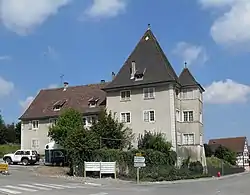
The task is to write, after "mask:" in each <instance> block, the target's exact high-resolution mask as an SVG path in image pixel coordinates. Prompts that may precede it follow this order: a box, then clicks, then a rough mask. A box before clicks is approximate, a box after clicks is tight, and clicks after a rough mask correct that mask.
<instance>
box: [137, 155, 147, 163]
mask: <svg viewBox="0 0 250 195" xmlns="http://www.w3.org/2000/svg"><path fill="white" fill-rule="evenodd" d="M144 162H145V157H143V156H135V157H134V163H144Z"/></svg>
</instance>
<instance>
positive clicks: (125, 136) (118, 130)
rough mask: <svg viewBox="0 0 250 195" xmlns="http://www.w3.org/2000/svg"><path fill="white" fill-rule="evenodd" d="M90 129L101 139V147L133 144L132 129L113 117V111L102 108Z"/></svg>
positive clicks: (118, 146)
mask: <svg viewBox="0 0 250 195" xmlns="http://www.w3.org/2000/svg"><path fill="white" fill-rule="evenodd" d="M90 130H91V131H92V132H93V133H94V134H95V136H96V139H98V140H100V148H107V149H123V148H126V147H128V146H130V145H131V141H132V139H133V133H132V129H130V128H128V127H125V126H124V124H123V123H120V122H118V120H116V119H114V118H113V117H112V113H111V112H109V113H107V112H106V110H102V111H101V112H100V114H99V117H98V121H97V122H95V123H94V124H93V125H92V127H91V128H90Z"/></svg>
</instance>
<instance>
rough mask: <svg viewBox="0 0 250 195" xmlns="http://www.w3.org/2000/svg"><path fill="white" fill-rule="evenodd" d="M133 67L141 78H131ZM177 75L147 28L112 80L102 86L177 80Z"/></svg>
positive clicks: (112, 86)
mask: <svg viewBox="0 0 250 195" xmlns="http://www.w3.org/2000/svg"><path fill="white" fill-rule="evenodd" d="M133 67H135V71H136V73H138V74H139V76H140V77H143V78H142V79H138V80H136V79H135V78H131V72H132V71H133ZM177 81H178V77H177V75H176V73H175V71H174V69H173V67H172V66H171V64H170V63H169V61H168V59H167V57H166V56H165V54H164V52H163V51H162V49H161V47H160V45H159V43H158V41H157V40H156V38H155V36H154V35H153V33H152V31H151V30H150V29H148V30H147V31H146V32H145V33H144V35H143V36H142V38H141V39H140V41H139V43H138V44H137V45H136V47H135V49H134V50H133V51H132V53H131V54H130V55H129V57H128V59H127V60H126V61H125V63H124V65H123V66H122V67H121V69H120V70H119V72H118V74H117V75H116V76H115V78H114V79H113V81H112V82H111V83H110V84H109V85H108V86H106V87H105V88H104V90H111V89H115V88H122V87H128V86H138V85H145V84H151V83H164V82H177Z"/></svg>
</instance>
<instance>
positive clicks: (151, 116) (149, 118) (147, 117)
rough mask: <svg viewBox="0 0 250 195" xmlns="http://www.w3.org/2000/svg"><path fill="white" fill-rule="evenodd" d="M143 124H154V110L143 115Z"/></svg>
mask: <svg viewBox="0 0 250 195" xmlns="http://www.w3.org/2000/svg"><path fill="white" fill-rule="evenodd" d="M143 117H144V121H145V122H154V121H155V111H154V110H146V111H144V113H143Z"/></svg>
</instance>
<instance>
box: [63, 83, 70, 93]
mask: <svg viewBox="0 0 250 195" xmlns="http://www.w3.org/2000/svg"><path fill="white" fill-rule="evenodd" d="M63 86H64V88H63V91H66V89H67V88H68V86H69V83H68V82H64V83H63Z"/></svg>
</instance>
